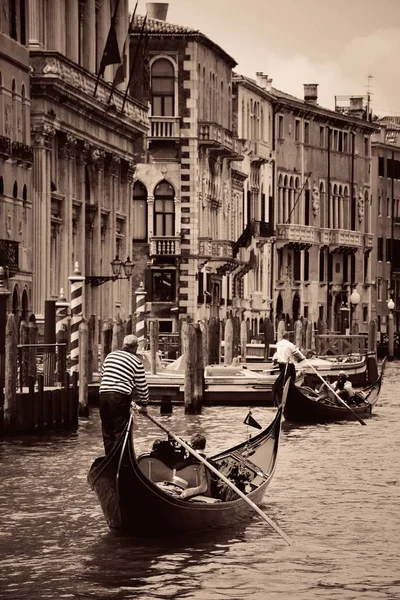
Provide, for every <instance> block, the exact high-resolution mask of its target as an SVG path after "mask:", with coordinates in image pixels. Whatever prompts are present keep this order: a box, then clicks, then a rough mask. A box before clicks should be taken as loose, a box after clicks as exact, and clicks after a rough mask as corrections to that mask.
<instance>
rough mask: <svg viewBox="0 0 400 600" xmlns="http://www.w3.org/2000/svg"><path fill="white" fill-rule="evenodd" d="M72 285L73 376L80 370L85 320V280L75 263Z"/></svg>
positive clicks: (71, 278)
mask: <svg viewBox="0 0 400 600" xmlns="http://www.w3.org/2000/svg"><path fill="white" fill-rule="evenodd" d="M68 280H69V282H70V284H71V368H70V370H71V374H72V373H73V372H74V371H78V368H79V324H80V322H81V321H82V319H83V292H84V287H83V286H84V282H85V278H84V276H83V275H82V274H81V271H80V269H79V264H78V263H77V262H76V263H75V269H74V272H73V274H72V275H71V276H70V277H68Z"/></svg>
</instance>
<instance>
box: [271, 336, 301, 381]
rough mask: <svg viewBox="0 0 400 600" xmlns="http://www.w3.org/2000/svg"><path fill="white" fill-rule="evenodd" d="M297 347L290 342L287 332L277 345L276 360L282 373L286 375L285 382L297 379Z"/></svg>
mask: <svg viewBox="0 0 400 600" xmlns="http://www.w3.org/2000/svg"><path fill="white" fill-rule="evenodd" d="M297 350H298V349H297V347H296V346H295V345H294V344H293V342H291V341H290V340H289V334H288V332H287V331H284V332H283V333H282V339H281V340H280V341H279V342H278V343H277V344H276V352H275V355H274V360H276V362H277V363H278V365H279V369H280V372H281V373H282V374H283V375H284V377H285V380H286V379H287V378H288V377H291V379H292V380H293V381H295V379H296V367H295V363H296V359H295V357H296V352H297Z"/></svg>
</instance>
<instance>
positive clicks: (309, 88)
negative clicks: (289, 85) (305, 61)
mask: <svg viewBox="0 0 400 600" xmlns="http://www.w3.org/2000/svg"><path fill="white" fill-rule="evenodd" d="M304 102H308V103H309V104H318V83H305V84H304Z"/></svg>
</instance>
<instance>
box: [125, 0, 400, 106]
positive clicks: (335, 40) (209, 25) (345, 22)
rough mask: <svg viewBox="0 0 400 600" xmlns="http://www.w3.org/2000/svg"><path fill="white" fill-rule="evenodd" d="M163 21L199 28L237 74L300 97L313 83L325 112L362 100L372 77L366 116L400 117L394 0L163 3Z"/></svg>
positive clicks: (398, 5)
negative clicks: (340, 102)
mask: <svg viewBox="0 0 400 600" xmlns="http://www.w3.org/2000/svg"><path fill="white" fill-rule="evenodd" d="M129 2H130V6H131V8H133V6H134V5H135V0H129ZM138 12H139V13H140V14H145V12H146V2H145V0H139V9H138ZM167 20H168V21H169V22H170V23H175V24H178V25H186V26H188V27H192V28H194V29H199V30H200V31H201V32H202V33H204V34H205V35H207V36H208V37H209V38H210V39H211V40H212V41H213V42H215V43H217V44H219V45H220V46H221V47H222V48H223V49H224V50H225V51H226V52H227V53H228V54H230V55H231V56H232V57H233V58H234V59H235V60H236V61H237V63H238V66H237V67H236V71H237V72H239V73H242V74H244V75H248V76H250V77H255V73H256V71H263V72H264V73H266V74H268V75H269V76H270V77H272V79H273V85H274V86H275V87H277V88H279V89H281V90H283V91H285V92H288V93H290V94H293V95H295V96H298V97H300V98H302V97H303V83H318V84H319V89H318V95H319V99H318V102H319V104H321V105H322V106H326V107H328V108H334V96H335V95H364V94H366V93H367V85H368V75H372V76H373V78H372V79H370V91H371V94H372V95H371V99H372V109H373V111H374V112H376V113H377V114H379V115H384V114H385V115H400V0H170V1H169V10H168V17H167Z"/></svg>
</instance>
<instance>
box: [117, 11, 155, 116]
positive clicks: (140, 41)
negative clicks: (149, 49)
mask: <svg viewBox="0 0 400 600" xmlns="http://www.w3.org/2000/svg"><path fill="white" fill-rule="evenodd" d="M146 23H147V14H146V16H145V17H144V19H143V23H142V27H141V29H140V34H139V40H138V43H137V46H136V49H135V54H134V57H133V60H132V64H131V69H130V73H129V79H128V83H127V85H126V90H125V95H124V100H123V102H122V107H121V112H124V108H125V103H126V99H127V97H128V94H129V89H130V86H131V82H132V78H133V74H134V72H135V67H136V62H137V58H138V54H139V49H140V48H141V46H142V38H143V33H144V31H145V28H146ZM147 37H148V36H147V33H146V34H145V39H147ZM142 52H143V49H142Z"/></svg>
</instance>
